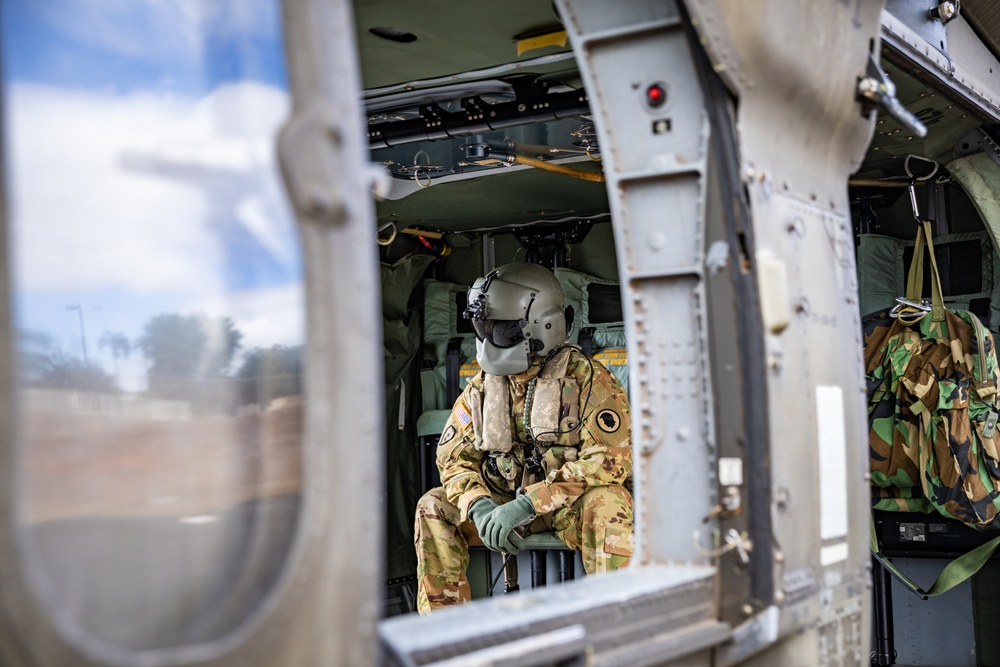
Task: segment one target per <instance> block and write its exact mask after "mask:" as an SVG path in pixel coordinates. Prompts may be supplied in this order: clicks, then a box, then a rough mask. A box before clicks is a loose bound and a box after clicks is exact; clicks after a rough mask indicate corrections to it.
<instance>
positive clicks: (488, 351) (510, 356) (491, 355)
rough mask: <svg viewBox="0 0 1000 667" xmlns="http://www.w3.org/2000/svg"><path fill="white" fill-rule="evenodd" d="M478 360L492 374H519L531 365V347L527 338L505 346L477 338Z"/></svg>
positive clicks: (481, 366)
mask: <svg viewBox="0 0 1000 667" xmlns="http://www.w3.org/2000/svg"><path fill="white" fill-rule="evenodd" d="M476 361H478V362H479V366H480V368H482V369H483V370H484V371H486V372H487V373H489V374H490V375H517V374H518V373H523V372H524V371H526V370H528V368H530V367H531V349H530V348H529V344H528V341H527V340H524V341H522V342H521V343H518V344H517V345H513V346H511V347H507V348H503V347H497V346H496V345H494V344H493V343H491V342H489V341H483V340H479V339H478V338H477V339H476Z"/></svg>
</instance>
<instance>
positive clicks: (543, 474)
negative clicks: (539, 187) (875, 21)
mask: <svg viewBox="0 0 1000 667" xmlns="http://www.w3.org/2000/svg"><path fill="white" fill-rule="evenodd" d="M468 303H469V306H468V309H467V310H466V313H465V316H466V317H467V318H469V319H471V320H472V323H473V326H474V328H475V330H476V337H477V342H476V359H477V360H478V361H479V365H480V366H481V367H482V369H483V370H482V372H480V373H479V374H478V375H476V376H475V377H474V378H472V380H470V382H469V384H468V386H467V387H466V388H465V391H463V392H462V394H461V396H459V398H458V400H456V401H455V405H454V407H453V409H452V413H451V416H450V417H449V419H448V422H447V424H446V425H445V428H444V431H443V432H442V433H441V439H440V444H439V445H438V449H437V465H438V469H439V470H440V472H441V483H442V485H443V486H441V487H438V488H435V489H432V490H430V491H429V492H428V493H426V494H425V495H424V496H423V497H422V498H421V499H420V502H419V503H418V505H417V512H416V527H415V543H416V548H417V560H418V564H417V582H418V587H419V588H418V594H417V608H418V609H419V611H420V612H421V613H427V612H429V611H430V610H432V609H435V608H437V607H442V606H446V605H454V604H460V603H462V602H467V601H468V600H469V599H470V598H471V592H470V588H469V582H468V579H467V578H466V570H467V568H468V565H469V545H470V544H472V545H478V544H482V545H484V546H486V547H487V548H489V549H492V550H493V551H499V552H503V553H506V554H516V553H518V552H519V551H520V550H521V549H522V548H523V547H524V544H525V542H524V539H523V535H524V534H526V533H524V532H522V531H525V530H526V531H532V532H543V531H553V532H555V534H556V535H557V536H558V537H559V538H560V539H561V540H562V541H563V542H565V543H566V545H567V546H568V547H570V548H571V549H575V550H579V551H581V552H582V557H583V564H584V569H585V570H586V572H587V574H595V573H598V572H606V571H610V570H617V569H618V568H621V567H625V566H626V565H627V564H628V563H629V560H630V559H631V556H632V542H633V523H632V497H631V496H630V495H629V492H628V491H627V490H626V489H625V487H624V486H623V485H624V483H625V480H626V478H627V477H628V476H629V475H630V474H631V471H632V449H631V437H630V435H631V433H630V428H631V426H630V424H631V418H630V416H629V405H628V399H627V397H626V394H625V390H624V388H623V387H622V385H621V383H620V382H618V380H617V379H616V378H615V377H614V375H612V374H611V373H610V372H609V371H608V370H607V369H606V368H605V367H604V366H602V365H601V364H600V362H597V361H593V360H591V359H589V358H588V357H587V356H586V355H584V354H583V353H582V352H581V351H580V349H579V348H578V347H576V346H575V345H571V344H568V343H567V342H566V314H565V312H564V305H563V292H562V288H561V287H560V286H559V281H558V280H556V278H555V276H554V275H553V274H552V272H551V271H549V270H548V269H546V268H544V267H542V266H538V265H536V264H507V265H505V266H502V267H500V268H498V269H496V270H495V271H492V272H490V273H489V275H487V276H486V277H484V278H480V279H478V280H476V282H475V283H474V284H473V285H472V287H471V288H470V289H469V300H468Z"/></svg>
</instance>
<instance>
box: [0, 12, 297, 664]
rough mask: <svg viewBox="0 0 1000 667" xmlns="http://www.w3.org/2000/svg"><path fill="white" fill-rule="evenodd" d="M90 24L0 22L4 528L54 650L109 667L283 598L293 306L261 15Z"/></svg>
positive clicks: (292, 413) (122, 16)
mask: <svg viewBox="0 0 1000 667" xmlns="http://www.w3.org/2000/svg"><path fill="white" fill-rule="evenodd" d="M99 4H100V3H97V2H92V1H83V2H62V3H59V4H58V9H57V10H56V11H53V7H52V6H51V5H45V3H41V4H39V3H27V2H21V3H5V4H4V5H3V10H4V11H3V14H4V15H3V19H4V20H3V22H2V23H3V25H4V31H3V40H2V43H3V58H2V61H3V66H4V78H3V86H4V88H3V93H4V103H5V105H4V111H5V128H4V130H5V132H6V137H7V142H6V147H7V151H8V152H7V155H6V156H5V157H6V159H7V163H6V164H7V169H8V174H7V194H9V197H10V202H11V209H10V215H9V217H8V219H7V222H8V227H7V228H8V231H9V235H10V238H11V243H10V244H9V247H10V249H11V250H10V252H11V265H12V270H11V272H12V281H13V305H14V329H15V331H16V336H17V340H16V342H17V350H16V357H15V358H16V363H17V367H18V379H17V382H18V384H17V395H16V400H17V402H18V406H19V411H18V415H19V422H18V423H17V425H16V427H15V432H16V433H17V436H18V445H17V446H18V456H17V461H18V465H19V466H20V468H19V469H18V470H17V471H16V477H14V478H15V479H20V480H23V483H21V484H18V485H12V486H11V487H10V488H13V489H15V490H14V491H13V493H16V494H18V495H17V498H16V499H13V500H12V502H8V503H6V506H8V507H9V506H13V507H16V508H17V516H16V519H15V522H16V524H17V526H18V527H19V530H18V532H17V535H18V537H19V541H20V544H19V552H20V553H21V555H22V558H21V562H20V567H22V568H23V569H24V571H25V575H26V579H27V581H28V583H29V585H30V590H31V592H32V593H33V594H34V597H35V598H36V599H37V600H38V601H39V603H40V604H41V607H42V608H43V609H46V610H48V612H49V613H48V617H49V618H50V619H51V620H52V622H53V624H54V627H55V630H56V634H57V635H58V636H61V637H62V638H63V639H64V640H65V641H67V643H68V644H69V645H70V646H74V647H76V648H77V649H78V650H80V651H83V650H84V648H82V647H86V653H87V654H88V659H87V663H88V664H99V662H98V661H99V660H100V664H103V663H104V662H107V661H111V658H109V657H107V656H114V657H115V659H114V662H115V664H121V663H122V659H123V658H122V656H123V655H124V656H136V655H140V654H146V653H148V652H154V651H163V650H171V649H175V648H178V647H185V646H191V645H195V644H200V643H205V642H211V641H213V640H216V639H219V638H220V637H222V636H224V635H226V634H227V633H229V632H231V631H233V630H234V629H236V628H237V627H238V626H240V625H241V624H242V623H243V622H244V621H246V620H247V619H248V618H249V617H250V616H251V614H252V613H253V612H255V611H256V610H258V609H260V608H261V602H262V600H263V599H264V598H265V596H266V595H267V594H268V592H269V591H270V590H271V589H272V588H273V587H274V585H275V583H276V582H277V581H278V579H279V575H280V573H281V571H282V566H283V564H284V562H285V560H286V556H287V555H288V553H289V550H290V548H291V544H292V541H293V538H294V536H295V526H296V525H297V521H296V519H297V517H298V515H299V511H300V507H301V504H302V467H303V461H302V411H303V406H302V401H301V393H302V387H301V381H300V368H301V360H300V358H301V353H302V345H303V336H304V333H303V331H304V307H303V300H304V299H303V288H302V267H301V263H302V262H301V253H300V248H299V241H298V235H297V233H296V230H295V227H294V220H293V218H292V216H291V213H290V210H289V206H288V204H287V202H286V201H285V200H284V196H283V194H282V188H281V185H280V181H279V177H278V172H277V169H276V165H275V163H274V157H273V155H272V153H273V151H272V150H271V147H272V146H273V145H274V142H275V137H276V134H277V132H278V129H279V127H280V125H281V123H282V122H283V120H284V119H285V117H286V115H287V112H288V106H289V102H288V95H287V92H286V88H287V84H286V80H285V73H284V69H283V67H284V65H283V60H282V58H283V55H282V53H283V49H282V44H281V30H280V25H281V24H280V12H279V3H278V2H276V1H275V2H262V3H260V2H259V3H251V4H246V3H243V2H241V1H240V0H224V1H223V2H219V3H214V4H213V5H212V10H211V11H207V10H206V11H204V12H202V13H199V12H198V11H197V10H198V9H199V8H202V9H204V8H205V5H198V4H191V3H132V4H129V5H128V7H121V8H119V9H120V11H115V12H110V11H106V9H107V8H104V7H102V6H99ZM98 15H99V16H100V26H99V27H100V28H101V29H100V30H94V29H92V28H93V27H94V21H95V20H96V17H97V16H98ZM4 492H5V493H6V492H7V488H5V489H4ZM4 585H5V586H6V585H7V584H6V583H5V584H4ZM31 630H32V631H35V630H36V628H31ZM23 634H27V632H26V631H25V633H23ZM129 660H132V658H129ZM136 660H138V658H136ZM128 664H132V663H131V662H129V663H128ZM143 664H149V663H148V661H145V662H144V663H143Z"/></svg>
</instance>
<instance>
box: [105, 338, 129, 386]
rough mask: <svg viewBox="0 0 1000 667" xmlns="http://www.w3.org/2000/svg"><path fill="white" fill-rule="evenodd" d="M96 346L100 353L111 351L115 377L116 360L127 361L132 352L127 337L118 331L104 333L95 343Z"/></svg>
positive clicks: (116, 374) (116, 370)
mask: <svg viewBox="0 0 1000 667" xmlns="http://www.w3.org/2000/svg"><path fill="white" fill-rule="evenodd" d="M97 346H98V347H99V348H100V349H101V350H102V351H103V350H104V348H109V349H110V350H111V357H112V359H114V360H115V377H117V376H118V360H119V359H122V358H124V359H128V355H129V354H131V352H132V344H131V343H130V342H129V340H128V336H126V335H125V334H123V333H121V332H118V331H105V332H104V333H103V334H102V335H101V338H100V340H98V341H97Z"/></svg>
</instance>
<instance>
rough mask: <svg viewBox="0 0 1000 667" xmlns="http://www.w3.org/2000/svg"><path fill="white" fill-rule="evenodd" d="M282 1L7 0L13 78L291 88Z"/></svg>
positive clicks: (193, 88) (201, 88)
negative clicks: (284, 47)
mask: <svg viewBox="0 0 1000 667" xmlns="http://www.w3.org/2000/svg"><path fill="white" fill-rule="evenodd" d="M278 4H279V3H278V2H277V0H174V1H162V0H4V1H3V2H2V3H0V7H2V12H3V13H2V19H3V32H2V44H3V63H4V70H5V77H6V78H7V79H8V80H18V81H31V82H34V83H41V84H46V85H52V86H59V87H63V88H85V89H94V90H102V91H115V92H129V91H135V90H148V89H151V88H157V89H161V90H176V91H179V92H184V93H195V94H197V93H202V94H204V93H207V92H208V91H209V90H211V89H212V88H214V87H216V86H217V85H218V84H220V83H223V82H234V81H243V80H253V81H258V82H261V83H266V84H269V85H273V86H276V87H279V88H286V87H287V84H286V76H285V70H284V57H283V52H282V35H281V30H280V23H279V19H280V13H279V6H278Z"/></svg>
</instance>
